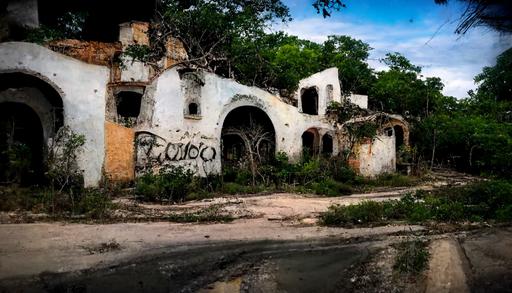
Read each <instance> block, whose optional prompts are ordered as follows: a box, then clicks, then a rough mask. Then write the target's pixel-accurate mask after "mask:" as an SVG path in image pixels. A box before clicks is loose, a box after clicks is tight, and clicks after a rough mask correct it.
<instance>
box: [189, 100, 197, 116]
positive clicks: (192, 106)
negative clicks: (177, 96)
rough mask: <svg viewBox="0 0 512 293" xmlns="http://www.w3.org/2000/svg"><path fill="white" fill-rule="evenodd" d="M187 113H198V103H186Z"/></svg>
mask: <svg viewBox="0 0 512 293" xmlns="http://www.w3.org/2000/svg"><path fill="white" fill-rule="evenodd" d="M188 114H189V115H199V105H197V104H196V103H190V104H188Z"/></svg>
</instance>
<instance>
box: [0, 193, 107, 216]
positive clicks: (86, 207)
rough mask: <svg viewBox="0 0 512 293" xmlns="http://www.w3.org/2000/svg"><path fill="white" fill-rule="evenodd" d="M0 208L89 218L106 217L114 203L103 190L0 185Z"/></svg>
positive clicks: (2, 209)
mask: <svg viewBox="0 0 512 293" xmlns="http://www.w3.org/2000/svg"><path fill="white" fill-rule="evenodd" d="M0 196H1V197H2V201H0V210H1V211H15V210H23V211H31V212H33V213H47V214H48V215H49V216H51V217H57V218H60V217H65V218H67V217H70V216H83V217H85V218H87V219H95V220H99V219H106V218H108V217H109V212H110V210H111V209H112V208H113V207H114V205H113V204H112V201H111V199H110V196H109V195H108V193H106V192H104V190H99V189H84V190H82V191H81V192H80V193H79V194H73V195H71V194H69V193H66V192H59V191H55V190H51V189H47V188H40V187H31V188H18V187H5V188H0Z"/></svg>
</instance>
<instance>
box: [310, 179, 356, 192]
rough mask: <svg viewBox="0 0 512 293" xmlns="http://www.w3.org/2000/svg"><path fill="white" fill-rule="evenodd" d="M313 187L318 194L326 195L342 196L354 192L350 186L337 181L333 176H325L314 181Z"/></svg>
mask: <svg viewBox="0 0 512 293" xmlns="http://www.w3.org/2000/svg"><path fill="white" fill-rule="evenodd" d="M312 189H313V190H314V192H315V193H316V194H321V195H326V196H340V195H348V194H352V188H350V186H348V185H346V184H343V183H340V182H337V181H335V180H334V179H331V178H325V179H323V180H322V181H320V182H314V183H312Z"/></svg>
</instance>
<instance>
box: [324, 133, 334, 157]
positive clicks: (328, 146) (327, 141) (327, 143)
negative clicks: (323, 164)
mask: <svg viewBox="0 0 512 293" xmlns="http://www.w3.org/2000/svg"><path fill="white" fill-rule="evenodd" d="M332 152H333V142H332V136H331V135H330V134H327V133H326V134H324V136H322V155H324V156H326V157H329V156H331V155H332Z"/></svg>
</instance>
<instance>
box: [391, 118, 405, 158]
mask: <svg viewBox="0 0 512 293" xmlns="http://www.w3.org/2000/svg"><path fill="white" fill-rule="evenodd" d="M393 131H394V133H395V152H396V153H397V154H398V152H399V151H400V148H401V147H402V146H403V145H404V129H403V128H402V126H400V125H395V126H393Z"/></svg>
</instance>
